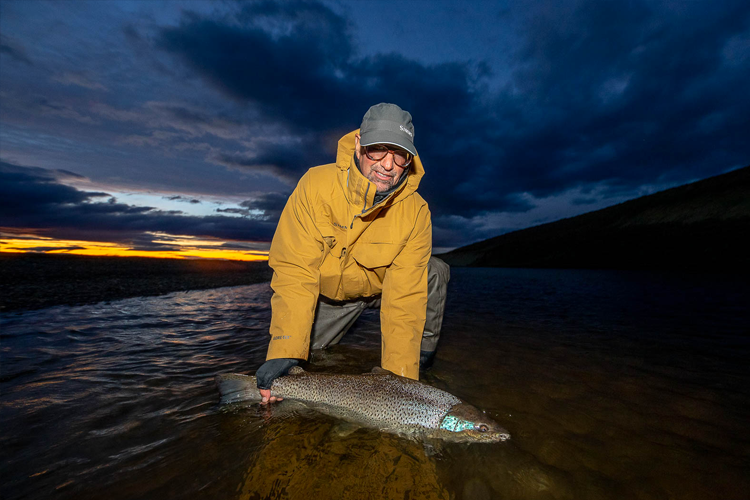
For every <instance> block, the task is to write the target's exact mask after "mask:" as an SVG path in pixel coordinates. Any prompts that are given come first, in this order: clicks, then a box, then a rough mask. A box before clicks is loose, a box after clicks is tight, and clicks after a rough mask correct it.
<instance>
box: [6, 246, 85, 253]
mask: <svg viewBox="0 0 750 500" xmlns="http://www.w3.org/2000/svg"><path fill="white" fill-rule="evenodd" d="M8 250H20V251H23V252H32V253H47V252H70V251H71V250H85V248H84V247H80V246H77V245H72V246H67V247H9V248H8Z"/></svg>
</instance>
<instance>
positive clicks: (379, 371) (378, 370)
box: [370, 366, 391, 375]
mask: <svg viewBox="0 0 750 500" xmlns="http://www.w3.org/2000/svg"><path fill="white" fill-rule="evenodd" d="M370 373H377V374H379V375H384V374H386V373H391V372H389V371H388V370H386V369H384V368H381V367H379V366H376V367H374V368H373V369H372V370H370Z"/></svg>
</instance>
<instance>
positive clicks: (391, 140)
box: [359, 130, 417, 156]
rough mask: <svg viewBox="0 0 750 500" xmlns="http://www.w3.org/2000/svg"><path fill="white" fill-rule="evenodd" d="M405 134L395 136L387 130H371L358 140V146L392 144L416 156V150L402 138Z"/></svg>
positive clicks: (409, 142) (411, 143)
mask: <svg viewBox="0 0 750 500" xmlns="http://www.w3.org/2000/svg"><path fill="white" fill-rule="evenodd" d="M404 135H405V134H396V133H394V132H390V131H388V130H373V131H371V132H365V133H364V134H362V137H360V139H359V144H360V146H371V145H373V144H392V145H393V146H398V147H400V148H403V149H405V150H407V151H408V152H410V153H411V154H413V155H414V156H417V148H415V147H414V143H413V142H411V141H409V140H407V139H406V138H405V137H404Z"/></svg>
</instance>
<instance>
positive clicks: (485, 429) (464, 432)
mask: <svg viewBox="0 0 750 500" xmlns="http://www.w3.org/2000/svg"><path fill="white" fill-rule="evenodd" d="M440 430H441V431H443V432H442V434H443V436H444V437H445V438H446V439H448V440H450V441H460V442H486V443H496V442H499V441H506V440H508V439H510V433H509V432H508V431H507V430H505V429H504V428H503V427H501V426H500V425H499V424H498V423H497V422H495V421H494V420H492V419H491V418H489V417H488V416H487V414H486V413H484V412H482V411H479V410H478V409H477V408H475V407H473V406H471V405H468V404H466V403H459V404H457V405H455V406H453V407H452V408H451V409H450V411H449V412H448V413H447V414H446V415H445V417H443V420H442V421H441V422H440Z"/></svg>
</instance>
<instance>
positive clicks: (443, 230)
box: [0, 0, 750, 258]
mask: <svg viewBox="0 0 750 500" xmlns="http://www.w3.org/2000/svg"><path fill="white" fill-rule="evenodd" d="M464 4H466V5H464ZM0 34H1V39H0V124H1V127H0V250H5V251H11V250H19V249H24V250H28V251H50V250H56V251H72V252H78V253H81V252H82V251H84V250H86V249H88V250H89V252H90V253H96V252H100V253H101V252H104V253H107V252H108V253H112V252H115V253H116V252H120V253H130V254H131V255H146V254H148V255H167V254H169V252H172V254H174V253H175V252H179V253H180V254H182V255H193V256H219V257H222V256H223V257H228V258H256V257H257V256H258V255H262V254H263V252H264V251H265V250H267V248H268V244H269V241H270V238H271V237H272V236H273V232H274V229H275V225H276V221H277V220H278V216H279V213H280V210H281V209H282V208H283V205H284V203H285V200H286V197H287V196H288V195H289V193H290V192H291V190H292V189H293V188H294V186H295V184H296V182H297V180H298V179H299V178H300V176H301V175H302V174H303V173H304V171H305V170H306V169H307V168H309V167H311V166H314V165H317V164H321V163H328V162H331V161H333V160H334V156H335V147H336V142H337V140H338V139H339V137H341V136H342V135H343V134H345V133H347V132H349V131H351V130H353V129H355V128H357V127H358V126H359V123H360V121H361V118H362V115H363V114H364V113H365V111H366V110H367V108H368V107H369V106H371V105H372V104H376V103H378V102H383V101H386V102H394V103H397V104H399V105H400V106H401V107H403V108H404V109H407V110H409V111H410V112H411V113H412V115H413V116H414V124H415V128H416V134H415V144H416V146H417V149H418V150H419V152H420V156H421V157H422V160H423V163H424V165H425V169H426V171H427V174H426V176H425V178H424V180H423V182H422V185H421V186H420V192H421V193H422V196H423V197H424V198H425V199H426V200H427V202H428V203H429V205H430V208H431V210H432V214H433V224H434V245H435V247H436V248H437V249H438V250H444V249H448V248H454V247H457V246H461V245H465V244H468V243H471V242H474V241H478V240H481V239H485V238H488V237H491V236H496V235H498V234H501V233H505V232H508V231H512V230H515V229H520V228H524V227H529V226H532V225H536V224H540V223H543V222H549V221H552V220H557V219H560V218H563V217H569V216H572V215H577V214H580V213H584V212H587V211H590V210H594V209H598V208H602V207H605V206H609V205H612V204H615V203H619V202H621V201H624V200H627V199H631V198H634V197H637V196H641V195H644V194H648V193H652V192H654V191H658V190H661V189H665V188H667V187H671V186H674V185H678V184H683V183H686V182H689V181H693V180H698V179H703V178H706V177H710V176H712V175H716V174H719V173H723V172H726V171H729V170H733V169H736V168H740V167H743V166H746V165H748V164H750V140H748V138H749V137H750V92H748V90H747V86H748V82H750V3H748V2H747V1H746V0H744V1H731V0H719V1H698V0H692V1H688V0H685V1H674V0H670V1H666V0H662V1H659V0H652V1H639V0H619V1H607V0H582V1H569V0H550V1H536V0H524V1H507V2H503V1H491V2H490V1H488V2H482V1H476V2H453V1H450V2H449V1H438V0H430V1H428V0H423V1H413V2H403V1H388V0H378V1H366V0H357V1H351V2H345V1H341V0H331V1H278V2H277V1H271V0H267V1H247V2H242V1H225V2H206V1H175V0H170V1H165V2H159V1H148V2H146V1H115V0H111V1H105V0H95V1H83V0H67V1H54V2H41V1H36V0H1V1H0ZM95 248H96V249H98V250H96V252H95V251H94V250H92V249H95ZM209 250H210V251H211V252H213V253H207V252H209ZM165 252H166V253H165Z"/></svg>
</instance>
